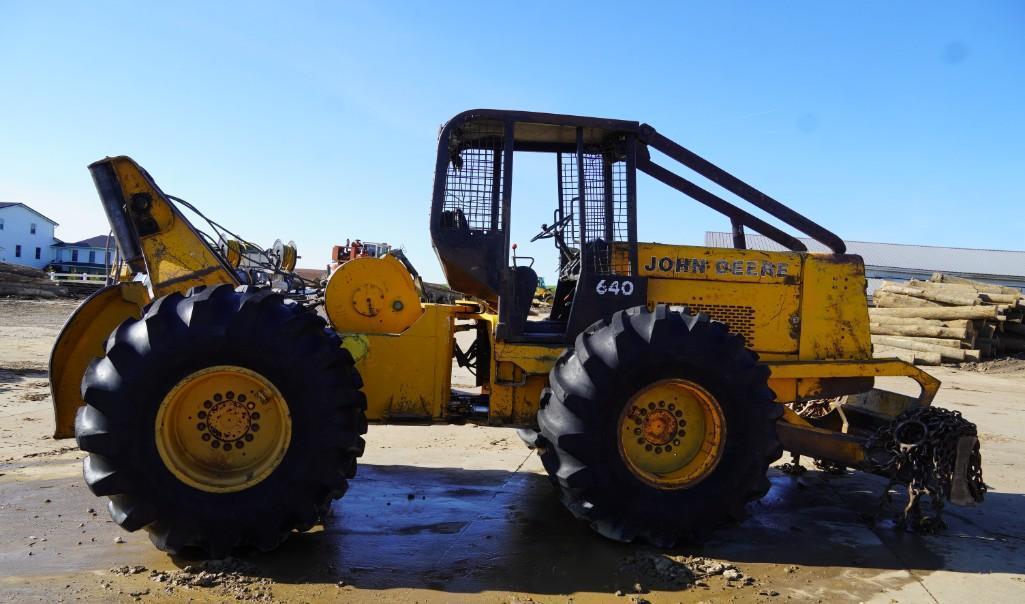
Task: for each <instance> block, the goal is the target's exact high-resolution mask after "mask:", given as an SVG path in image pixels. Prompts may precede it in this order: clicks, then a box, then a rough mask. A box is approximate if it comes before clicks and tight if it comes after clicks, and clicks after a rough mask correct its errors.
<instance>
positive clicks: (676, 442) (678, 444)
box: [673, 438, 680, 447]
mask: <svg viewBox="0 0 1025 604" xmlns="http://www.w3.org/2000/svg"><path fill="white" fill-rule="evenodd" d="M673 444H674V445H676V446H677V447H679V446H680V439H679V438H677V439H676V440H674V441H673Z"/></svg>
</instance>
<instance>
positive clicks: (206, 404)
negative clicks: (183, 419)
mask: <svg viewBox="0 0 1025 604" xmlns="http://www.w3.org/2000/svg"><path fill="white" fill-rule="evenodd" d="M213 406H214V404H213V403H211V402H210V401H203V408H204V409H209V408H210V407H213Z"/></svg>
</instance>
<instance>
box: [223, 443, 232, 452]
mask: <svg viewBox="0 0 1025 604" xmlns="http://www.w3.org/2000/svg"><path fill="white" fill-rule="evenodd" d="M224 450H225V451H231V443H224Z"/></svg>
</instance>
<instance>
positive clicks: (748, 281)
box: [51, 110, 985, 556]
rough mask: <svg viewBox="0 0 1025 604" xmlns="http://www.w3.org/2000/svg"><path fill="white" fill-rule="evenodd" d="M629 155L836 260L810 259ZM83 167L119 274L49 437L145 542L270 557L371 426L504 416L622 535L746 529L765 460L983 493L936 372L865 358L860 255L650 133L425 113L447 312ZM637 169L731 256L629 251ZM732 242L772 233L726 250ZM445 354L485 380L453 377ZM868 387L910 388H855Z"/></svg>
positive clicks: (401, 286) (370, 270)
mask: <svg viewBox="0 0 1025 604" xmlns="http://www.w3.org/2000/svg"><path fill="white" fill-rule="evenodd" d="M651 150H657V151H659V152H661V153H662V154H663V155H664V156H665V157H667V158H668V159H669V160H670V161H674V162H679V163H680V164H682V165H683V166H686V167H687V168H689V169H691V170H693V171H694V172H696V173H698V174H700V175H702V176H704V177H706V178H708V179H709V180H711V181H713V182H714V183H716V184H717V185H719V186H721V187H722V188H724V189H726V190H727V191H729V192H731V193H733V194H735V195H736V196H738V197H740V198H742V199H744V200H746V201H747V202H749V203H751V204H752V205H754V206H755V207H756V208H758V209H760V210H762V211H763V212H765V213H767V214H769V215H771V216H774V217H775V218H776V219H778V220H779V221H781V222H782V223H785V224H787V225H789V226H790V227H793V228H794V229H796V230H798V231H800V232H803V233H804V234H806V235H807V236H809V237H811V238H813V239H815V240H817V241H819V242H821V243H822V244H824V245H825V246H826V247H827V248H828V249H830V250H831V252H830V253H808V252H807V250H806V247H805V245H804V244H803V243H802V241H801V240H799V239H797V238H795V237H793V236H791V235H789V234H787V233H786V232H784V231H782V230H780V229H778V228H776V227H774V226H772V225H770V224H768V223H767V222H765V221H763V220H762V219H759V218H757V217H756V216H754V215H752V214H750V213H748V212H746V211H744V210H742V209H740V208H738V207H737V206H735V205H733V204H732V203H730V202H728V201H726V200H725V199H723V198H722V197H719V196H717V195H715V194H713V193H711V192H709V191H707V190H706V189H704V188H701V187H699V186H698V185H696V184H694V183H693V182H691V181H690V180H686V179H685V178H683V177H682V176H680V175H679V174H677V173H676V172H673V171H671V170H669V169H668V168H666V167H664V166H663V165H660V164H658V163H656V162H655V161H654V160H653V159H652V157H651V155H650V152H651ZM524 154H546V155H548V156H549V157H550V158H551V162H552V164H551V165H552V166H553V170H552V172H553V174H554V175H555V176H556V177H555V178H554V179H553V180H554V182H552V183H551V184H552V196H551V198H550V199H551V204H552V205H551V210H552V212H553V213H554V218H553V219H551V222H550V223H546V224H542V225H541V227H540V231H539V232H538V234H537V236H536V237H535V240H540V239H550V240H551V241H552V242H553V244H554V246H553V248H554V249H553V252H552V253H553V254H555V255H557V258H558V281H557V285H556V288H555V294H554V300H553V304H552V307H551V310H550V313H549V314H548V316H545V317H540V318H538V319H539V320H532V318H531V317H530V316H529V314H530V308H531V300H532V299H533V297H534V293H535V291H536V287H537V283H538V276H537V274H536V273H535V272H534V270H532V268H530V267H529V266H523V265H522V264H521V263H520V262H519V261H518V259H517V258H516V257H515V256H511V255H510V249H511V243H512V242H511V241H510V220H511V218H512V216H513V213H514V211H515V205H514V204H513V199H514V197H513V188H512V184H513V168H514V167H515V165H516V160H517V158H519V157H521V156H523V155H524ZM90 170H91V171H92V174H93V178H94V180H95V182H96V186H97V189H98V191H99V194H100V199H101V201H102V203H103V207H104V209H105V211H106V213H107V216H108V218H109V221H110V225H111V229H112V230H113V232H114V234H115V235H116V237H117V242H118V248H119V255H120V259H121V260H122V263H121V265H120V266H119V267H115V270H113V271H112V273H113V274H115V275H118V276H123V277H130V278H125V279H123V280H121V281H120V282H119V283H116V284H114V285H111V286H109V287H107V288H106V289H104V290H102V291H100V292H99V293H97V294H96V295H95V296H93V297H92V298H90V299H89V300H88V301H86V302H85V303H84V304H83V305H82V307H81V308H79V309H78V311H76V313H75V314H74V315H73V316H72V318H71V319H70V320H69V322H68V324H67V326H66V327H65V328H64V331H63V333H62V334H61V336H60V338H59V339H58V341H57V343H56V345H55V348H54V352H53V358H52V362H51V377H52V380H53V395H54V396H53V398H54V404H55V412H56V421H57V433H56V435H57V436H58V437H67V436H71V435H75V436H76V437H77V439H78V443H79V445H80V446H81V448H82V449H83V450H85V451H88V452H89V456H88V457H87V458H86V460H85V479H86V482H87V483H88V485H89V487H90V488H91V489H92V491H93V492H94V493H95V494H96V495H99V496H105V497H108V498H109V499H110V503H109V506H108V507H109V509H110V513H111V515H112V517H113V518H114V520H115V521H116V522H117V523H118V524H120V525H121V526H123V527H124V528H126V529H128V530H136V529H140V528H146V529H147V530H148V531H149V532H150V535H151V537H152V539H153V541H154V543H155V544H156V545H157V546H158V547H160V548H161V549H164V550H167V551H171V552H175V551H179V550H181V549H183V548H186V547H190V546H191V547H198V548H201V549H204V550H206V551H207V552H208V553H209V554H210V555H214V556H219V555H225V554H228V553H230V552H231V551H233V549H235V548H236V547H243V546H252V547H256V548H260V549H269V548H273V547H274V546H276V545H277V544H279V543H280V542H281V541H282V539H284V538H285V537H286V536H287V534H288V533H289V532H291V531H292V530H294V529H299V530H303V529H306V528H309V527H310V526H312V525H313V524H315V523H316V522H318V521H319V520H320V518H321V516H322V515H323V514H324V512H325V510H326V509H327V506H328V505H329V504H330V501H331V500H332V499H333V498H337V497H340V496H341V495H342V494H343V493H344V491H345V489H346V485H347V483H346V481H347V479H348V478H351V477H352V476H353V475H354V473H355V464H356V458H357V457H359V456H360V454H361V453H362V451H363V446H364V441H363V434H364V433H366V430H367V420H371V421H377V422H386V421H399V420H401V421H411V420H415V421H421V422H442V421H453V420H459V421H478V422H482V423H487V424H490V425H501V426H509V427H514V428H520V429H521V430H522V432H521V434H523V435H524V437H525V438H526V439H527V440H528V441H530V442H531V444H533V445H534V446H536V447H537V449H538V451H539V452H540V456H541V460H542V461H543V463H544V466H545V468H546V469H547V470H548V472H549V474H550V476H551V480H552V483H553V484H554V485H555V487H556V489H557V490H558V492H559V494H560V497H561V499H562V501H563V502H564V503H565V505H566V507H567V508H568V509H569V511H570V512H571V513H572V514H573V515H575V516H577V517H578V518H581V519H584V520H586V521H588V522H589V523H590V525H591V526H592V527H593V528H594V529H595V530H596V531H598V532H599V533H601V534H603V535H605V536H607V537H611V538H613V539H619V540H624V541H630V540H634V539H643V540H647V541H649V542H652V543H655V544H659V545H668V544H672V543H675V542H677V541H679V540H687V539H701V538H702V537H704V536H705V535H706V534H707V533H708V532H709V531H710V530H712V529H713V528H714V527H715V526H716V525H718V524H720V523H722V522H726V521H731V520H735V519H738V518H740V517H741V516H742V514H743V512H744V507H745V504H747V503H748V502H750V501H752V500H754V499H757V498H758V497H760V496H762V495H763V494H764V493H765V492H766V490H767V489H768V486H769V481H768V479H767V477H766V473H767V471H768V467H769V464H770V463H772V462H773V461H775V460H776V459H778V458H779V457H780V455H781V454H782V452H783V450H784V449H786V450H789V451H791V452H792V453H794V454H798V455H800V454H803V455H808V456H811V457H814V458H817V459H821V460H825V461H828V462H831V463H834V464H840V465H843V466H848V467H851V468H856V469H859V470H864V471H868V472H874V473H878V474H882V475H884V476H887V477H888V478H890V479H891V480H892V481H895V482H899V483H904V484H906V485H908V487H909V492H910V494H911V501H912V505H910V506H909V510H911V511H912V512H915V511H917V509H918V506H917V498H918V496H919V495H921V494H923V493H927V494H929V495H930V496H931V498H932V500H933V501H934V502H936V503H937V506H938V505H942V502H943V501H944V500H946V499H949V500H952V501H954V502H955V503H962V504H963V503H971V502H974V501H977V500H981V499H982V496H983V493H984V491H985V485H984V484H983V482H982V477H981V469H980V456H979V443H978V439H977V436H976V432H975V427H974V426H973V425H972V424H970V423H968V422H966V421H964V420H963V419H961V418H960V417H959V416H958V415H957V414H955V413H951V412H946V411H944V410H942V409H934V408H932V407H930V403H931V401H932V399H933V397H934V396H935V394H936V391H937V389H938V387H939V382H938V381H937V380H936V379H934V378H932V377H931V376H929V375H928V374H926V373H924V372H922V371H920V370H919V369H917V368H915V367H913V366H911V365H909V364H907V363H904V362H901V361H896V360H874V359H872V354H871V344H870V340H869V329H868V328H869V324H868V312H867V307H866V306H867V305H866V298H865V272H864V266H863V263H862V260H861V258H859V257H857V256H853V255H847V254H845V246H844V243H843V241H842V240H841V239H840V238H839V237H837V236H836V235H834V234H833V233H831V232H829V231H827V230H826V229H824V228H822V227H821V226H819V225H817V224H815V223H814V222H812V221H810V220H808V219H807V218H805V217H803V216H801V215H800V214H798V213H796V212H794V211H793V210H791V209H789V208H787V207H786V206H784V205H783V204H781V203H779V202H778V201H776V200H774V199H772V198H771V197H769V196H767V195H765V194H763V193H761V192H759V191H757V190H755V189H754V188H752V187H751V186H749V185H747V184H745V183H744V182H742V181H740V180H738V179H737V178H735V177H734V176H732V175H730V174H728V173H727V172H725V171H723V170H722V169H720V168H718V167H716V166H714V165H713V164H711V163H709V162H708V161H706V160H704V159H702V158H701V157H699V156H697V155H695V154H694V153H693V152H691V151H689V150H687V149H685V148H683V147H681V146H680V145H678V144H676V143H674V142H672V141H671V140H669V139H667V138H665V137H664V136H662V135H661V134H659V133H658V132H656V131H655V130H654V129H653V128H652V127H650V126H648V125H645V124H640V123H637V122H630V121H619V120H610V119H598V118H587V117H576V116H569V115H552V114H539V113H525V112H513V111H495V110H475V111H468V112H465V113H462V114H459V115H457V116H456V117H455V118H453V119H452V120H451V121H449V122H448V123H447V124H446V125H445V127H444V129H443V130H442V132H441V136H440V140H439V143H438V155H437V164H436V172H435V180H434V194H433V200H432V206H431V218H430V232H431V236H432V239H433V242H434V247H435V249H436V251H437V254H438V258H439V260H440V262H441V265H442V267H443V269H444V271H445V274H446V276H447V278H448V281H449V285H450V286H451V287H452V288H453V289H455V290H457V291H460V292H463V293H464V294H465V296H466V300H465V301H461V302H459V303H456V304H429V303H425V302H423V295H422V291H421V290H420V288H419V281H418V280H417V279H414V277H413V274H414V273H413V272H411V267H410V266H409V265H408V262H405V261H404V259H400V258H397V257H395V256H391V255H387V256H384V257H383V258H369V257H368V258H357V259H355V260H352V261H351V262H348V263H346V264H345V265H344V266H342V267H341V268H339V269H338V270H337V271H336V272H335V273H334V274H333V275H332V276H331V278H330V280H329V281H328V283H327V285H326V287H323V288H318V287H317V286H316V285H315V284H299V285H297V283H299V282H298V281H297V277H295V275H294V274H293V273H292V268H294V261H295V250H294V248H291V247H290V246H276V247H275V248H273V249H269V250H266V251H261V250H260V249H259V248H258V247H257V246H253V245H252V244H248V243H246V242H240V241H238V240H236V239H233V238H231V237H227V236H226V235H225V234H224V233H221V235H222V237H221V239H220V240H215V239H214V238H213V237H204V234H203V233H201V232H200V231H199V230H197V229H196V228H195V227H194V226H193V225H192V224H191V223H190V222H189V221H188V220H186V218H185V215H184V214H183V212H182V211H181V209H180V207H179V206H180V205H181V204H183V203H184V202H182V201H181V200H178V199H177V198H173V197H170V196H168V195H166V194H164V193H163V192H162V191H161V190H160V189H159V188H158V187H157V185H156V183H155V182H154V181H153V179H152V178H150V176H149V175H148V174H147V173H146V172H145V171H143V170H142V169H141V168H140V167H139V166H138V165H137V164H136V163H135V162H133V161H132V160H131V159H129V158H126V157H116V158H108V159H104V160H101V161H99V162H97V163H95V164H93V165H92V166H90ZM639 172H640V173H644V174H647V175H648V176H651V177H653V178H654V179H655V180H657V181H659V182H661V183H664V184H665V185H668V186H669V187H671V188H672V189H675V190H677V191H679V192H682V193H684V194H686V195H688V196H690V197H691V198H693V199H694V200H696V201H698V202H700V203H702V204H704V205H706V206H708V207H710V208H712V209H714V210H716V211H718V212H720V213H722V214H724V215H725V216H726V217H728V218H729V221H730V225H731V228H732V233H733V247H732V248H708V247H695V246H688V245H678V244H662V243H653V242H645V241H643V240H641V239H640V237H639V235H638V232H637V213H638V202H637V176H638V173H639ZM189 207H190V208H191V206H189ZM681 215H682V214H672V216H681ZM546 218H547V217H543V218H542V217H538V222H539V223H540V222H541V220H545V219H546ZM210 224H211V225H212V226H213V227H214V228H215V230H219V225H217V224H216V223H212V222H211V223H210ZM749 231H755V232H757V233H760V234H761V235H764V236H765V237H768V238H769V239H771V240H773V241H775V242H776V243H777V244H779V246H780V249H785V250H787V251H756V250H751V249H747V245H746V234H747V233H748V232H749ZM254 258H255V260H254ZM320 305H323V310H324V314H325V315H326V317H327V322H325V320H324V319H323V318H321V317H320V316H319V315H318V312H317V308H318V307H319V306H320ZM459 332H469V333H468V334H466V335H465V336H463V338H465V337H467V336H471V337H472V338H473V343H472V345H470V346H469V347H468V348H467V347H463V348H460V346H459V345H457V343H456V334H457V333H459ZM461 339H462V338H461ZM453 357H455V358H456V359H457V360H458V361H459V362H460V364H462V365H464V366H466V367H468V368H469V369H470V370H472V371H473V372H474V373H475V374H476V379H477V384H478V386H480V394H476V393H474V394H473V395H472V396H471V395H460V396H454V395H453V392H452V389H451V367H452V358H453ZM880 376H901V377H905V378H910V379H911V380H914V381H915V382H917V383H918V385H919V386H920V394H919V395H918V396H917V397H909V396H904V395H901V394H897V393H894V392H888V391H882V390H877V389H874V388H873V386H874V378H876V377H880ZM809 401H812V402H814V403H815V404H811V405H809V404H807V403H808V402H809ZM795 408H796V409H802V410H803V409H809V408H811V409H815V410H816V411H817V412H816V413H812V414H806V415H802V414H800V413H798V412H795V411H794V409H795ZM916 520H918V519H916Z"/></svg>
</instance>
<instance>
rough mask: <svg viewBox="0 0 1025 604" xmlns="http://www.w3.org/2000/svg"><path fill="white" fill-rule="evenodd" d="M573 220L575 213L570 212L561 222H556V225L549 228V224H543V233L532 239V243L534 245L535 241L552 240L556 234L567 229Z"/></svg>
mask: <svg viewBox="0 0 1025 604" xmlns="http://www.w3.org/2000/svg"><path fill="white" fill-rule="evenodd" d="M571 220H573V212H570V213H569V214H566V215H565V216H563V217H562V218H560V219H559V220H556V221H555V223H554V224H552V225H551V226H548V225H547V224H544V223H542V224H541V232H540V233H538V234H537V235H534V237H533V238H531V240H530V241H531V243H533V242H535V241H537V240H539V239H551V238H552V237H554V236H555V234H556V233H558V232H559V231H561V230H562V229H563V227H565V226H566V225H567V224H569V223H570V221H571Z"/></svg>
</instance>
